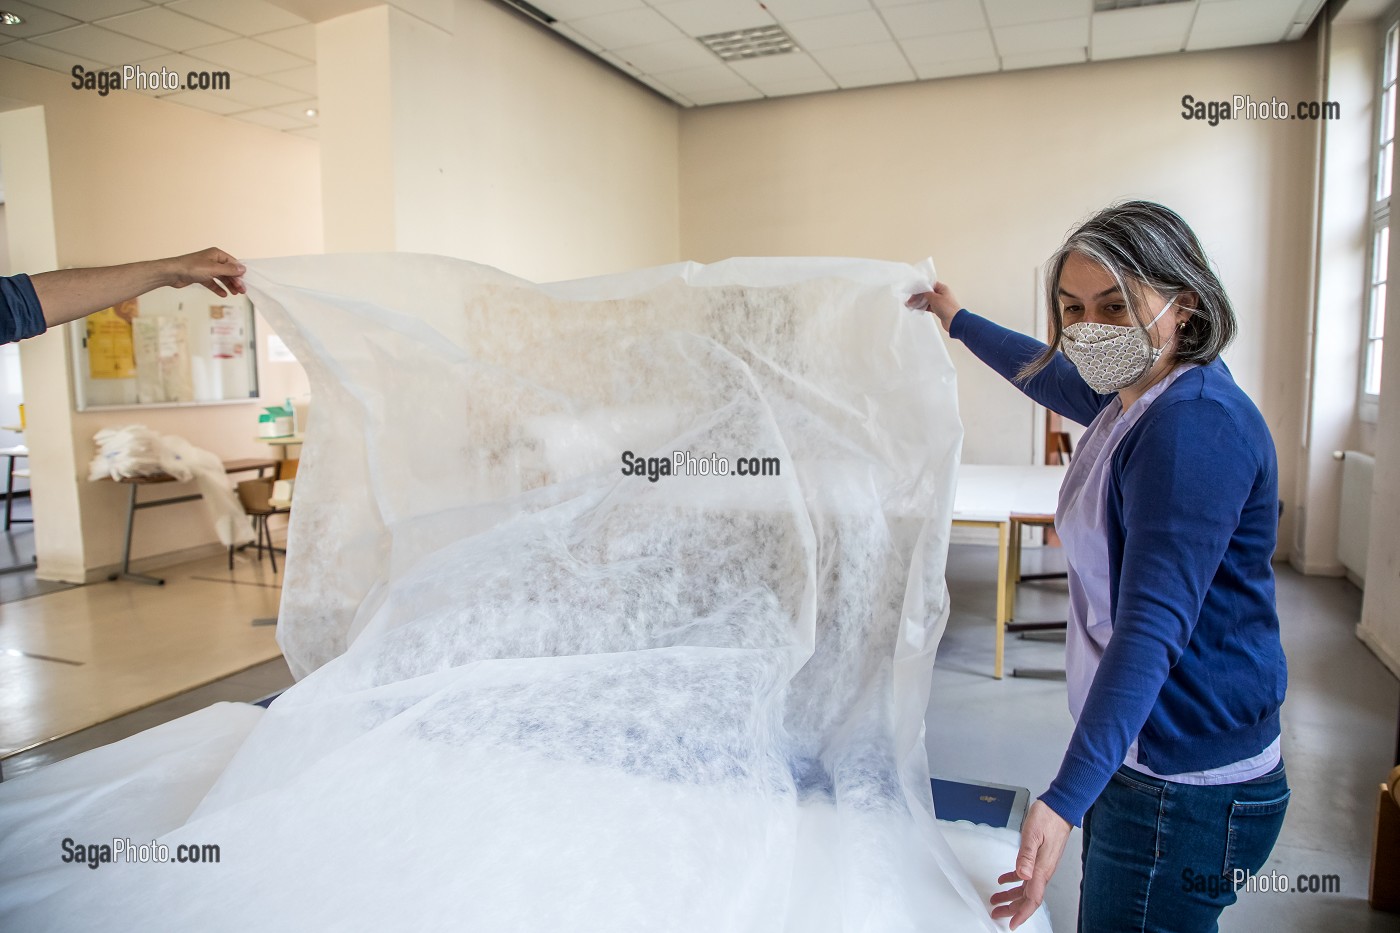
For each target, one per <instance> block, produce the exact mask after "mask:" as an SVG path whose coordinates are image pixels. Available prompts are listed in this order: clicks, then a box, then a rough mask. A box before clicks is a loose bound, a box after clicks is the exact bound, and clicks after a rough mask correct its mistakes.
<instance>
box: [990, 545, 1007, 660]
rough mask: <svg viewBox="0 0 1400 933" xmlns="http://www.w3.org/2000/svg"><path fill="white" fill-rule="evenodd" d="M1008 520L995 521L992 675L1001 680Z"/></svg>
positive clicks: (1003, 648)
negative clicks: (993, 651) (994, 614)
mask: <svg viewBox="0 0 1400 933" xmlns="http://www.w3.org/2000/svg"><path fill="white" fill-rule="evenodd" d="M1009 524H1010V522H998V523H997V657H996V663H995V664H994V665H993V666H992V676H993V677H995V678H996V679H997V680H1001V662H1002V655H1003V654H1004V652H1005V650H1006V620H1007V617H1008V612H1007V605H1006V597H1007V592H1008V586H1009V585H1010V584H1009V581H1008V580H1007V576H1008V574H1007V569H1008V567H1007V565H1008V555H1007V544H1008V542H1007V538H1008V537H1009V535H1008V533H1007V532H1008V529H1007V525H1009Z"/></svg>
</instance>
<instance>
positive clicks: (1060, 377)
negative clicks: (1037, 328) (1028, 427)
mask: <svg viewBox="0 0 1400 933" xmlns="http://www.w3.org/2000/svg"><path fill="white" fill-rule="evenodd" d="M948 336H950V337H955V338H957V339H958V340H961V341H962V342H963V343H964V344H966V345H967V348H968V349H969V350H971V351H972V352H973V353H974V354H976V356H977V358H978V359H979V360H981V361H982V362H984V363H986V364H987V365H988V366H990V367H992V369H994V370H996V371H997V372H998V373H1000V374H1001V375H1002V376H1003V377H1004V378H1006V379H1007V381H1009V382H1010V383H1011V384H1012V385H1014V386H1015V387H1016V388H1018V389H1020V390H1021V391H1022V392H1024V393H1026V395H1028V396H1030V397H1031V398H1032V399H1033V400H1034V401H1035V402H1037V403H1038V404H1040V405H1044V406H1045V407H1046V408H1048V409H1050V410H1051V411H1053V412H1055V413H1056V414H1060V415H1064V416H1065V417H1066V418H1068V419H1070V420H1071V421H1075V422H1078V423H1079V424H1082V425H1088V424H1089V422H1091V421H1093V420H1094V418H1095V417H1097V415H1098V413H1099V412H1100V411H1102V410H1103V407H1104V406H1105V405H1107V404H1108V403H1109V402H1111V401H1112V400H1113V396H1112V395H1099V394H1098V393H1097V392H1095V391H1094V390H1093V389H1091V388H1089V385H1088V383H1086V382H1085V381H1084V380H1083V378H1081V377H1080V375H1079V370H1078V369H1076V368H1075V366H1074V364H1073V363H1071V362H1070V361H1069V360H1067V359H1065V358H1064V356H1062V355H1061V354H1059V353H1057V354H1055V358H1054V359H1053V360H1051V361H1050V365H1049V366H1047V367H1045V368H1044V369H1042V370H1041V371H1040V372H1038V373H1036V374H1035V375H1034V376H1032V377H1031V378H1030V379H1027V380H1026V381H1025V382H1024V383H1022V382H1020V381H1018V380H1017V379H1016V376H1017V374H1018V373H1020V371H1021V369H1022V368H1023V367H1024V366H1025V365H1026V364H1027V363H1029V362H1030V361H1031V360H1033V359H1035V358H1036V357H1037V356H1039V355H1040V354H1041V353H1043V352H1044V351H1045V344H1043V343H1041V342H1040V341H1039V340H1036V339H1035V338H1034V337H1027V336H1026V335H1025V334H1020V333H1017V332H1016V331H1014V330H1010V329H1008V328H1005V327H1002V326H1001V325H1000V324H995V323H993V322H991V321H989V320H987V319H986V318H984V317H979V316H978V315H976V314H973V313H972V312H971V311H968V310H967V309H966V308H964V309H963V310H961V311H959V312H958V313H957V314H955V315H953V320H952V323H951V324H950V325H949V327H948Z"/></svg>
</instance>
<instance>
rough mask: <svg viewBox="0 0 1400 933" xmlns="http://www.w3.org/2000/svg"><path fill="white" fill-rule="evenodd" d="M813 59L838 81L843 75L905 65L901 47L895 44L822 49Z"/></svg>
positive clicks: (814, 53) (873, 43) (883, 43)
mask: <svg viewBox="0 0 1400 933" xmlns="http://www.w3.org/2000/svg"><path fill="white" fill-rule="evenodd" d="M812 57H813V58H815V59H816V60H817V61H818V62H820V63H821V66H822V67H823V68H825V69H826V70H827V72H828V73H829V74H830V75H832V77H835V78H836V79H837V80H838V81H839V80H840V77H839V76H840V75H841V74H842V73H852V72H857V71H879V70H881V69H882V68H887V67H888V68H893V67H894V65H895V63H896V62H898V63H901V64H902V63H904V56H903V55H902V54H901V53H900V51H899V46H898V45H896V44H895V43H893V42H872V43H871V44H869V45H848V46H846V47H845V48H840V49H822V50H821V51H818V52H813V53H812Z"/></svg>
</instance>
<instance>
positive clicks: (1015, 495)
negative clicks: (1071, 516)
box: [953, 464, 1069, 680]
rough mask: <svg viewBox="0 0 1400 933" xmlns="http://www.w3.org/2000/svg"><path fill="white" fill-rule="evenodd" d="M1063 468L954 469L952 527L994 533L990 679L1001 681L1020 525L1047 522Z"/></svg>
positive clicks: (1018, 564)
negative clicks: (994, 598) (994, 590)
mask: <svg viewBox="0 0 1400 933" xmlns="http://www.w3.org/2000/svg"><path fill="white" fill-rule="evenodd" d="M1068 469H1069V468H1068V467H1063V466H978V465H975V464H964V465H963V466H962V467H960V468H959V470H958V488H957V492H956V493H955V494H954V496H953V524H954V525H955V526H960V527H963V528H995V529H996V530H997V612H996V627H997V630H996V639H997V648H996V662H995V665H994V667H993V676H994V677H996V678H997V679H998V680H1000V679H1001V676H1002V656H1003V654H1004V651H1005V646H1006V623H1007V622H1008V621H1009V620H1010V619H1011V614H1012V612H1013V611H1014V610H1013V607H1014V606H1015V600H1016V581H1017V580H1018V579H1019V578H1020V576H1021V526H1022V525H1023V524H1037V525H1044V524H1049V523H1052V522H1053V520H1054V517H1055V505H1056V503H1057V502H1058V501H1059V498H1060V484H1061V483H1062V482H1063V481H1064V478H1065V471H1066V470H1068Z"/></svg>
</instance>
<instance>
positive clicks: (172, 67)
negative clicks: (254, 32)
mask: <svg viewBox="0 0 1400 933" xmlns="http://www.w3.org/2000/svg"><path fill="white" fill-rule="evenodd" d="M135 64H136V67H138V68H140V69H141V70H142V71H143V72H147V73H149V74H150V75H151V76H152V79H148V80H150V81H151V83H154V84H155V85H156V87H155V88H154V89H151V88H149V87H148V88H144V89H141V88H136V86H135V84H136V82H135V81H132V82H131V84H130V85H128V87H127V90H135V91H136V92H137V93H139V94H146V95H148V96H150V97H165V96H168V95H170V94H174V93H176V91H181V90H185V89H186V88H185V84H186V79H187V78H188V76H189V73H190V72H191V71H205V70H207V69H208V68H209V63H208V62H202V61H199V60H198V59H194V58H190V57H189V56H188V55H181V54H179V53H178V52H163V53H162V54H160V55H156V56H154V57H153V58H148V59H146V60H145V61H142V62H136V63H135ZM162 68H164V69H165V70H166V71H170V72H174V73H175V76H176V80H177V82H178V83H179V85H180V86H179V87H178V88H175V89H174V90H171V89H170V88H167V87H165V86H164V84H163V83H162V82H161V81H160V70H161V69H162ZM238 78H239V76H237V75H230V76H229V82H230V84H231V83H232V82H234V81H237V80H238Z"/></svg>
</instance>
